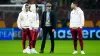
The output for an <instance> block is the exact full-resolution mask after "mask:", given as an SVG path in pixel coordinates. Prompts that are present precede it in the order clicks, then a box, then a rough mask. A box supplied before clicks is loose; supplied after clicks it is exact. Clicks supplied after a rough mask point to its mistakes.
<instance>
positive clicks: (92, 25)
mask: <svg viewBox="0 0 100 56" xmlns="http://www.w3.org/2000/svg"><path fill="white" fill-rule="evenodd" d="M84 27H94V24H93V22H92V21H85V25H84Z"/></svg>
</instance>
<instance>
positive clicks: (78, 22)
mask: <svg viewBox="0 0 100 56" xmlns="http://www.w3.org/2000/svg"><path fill="white" fill-rule="evenodd" d="M71 8H72V9H73V10H72V11H71V14H70V31H71V34H72V38H73V42H74V52H73V54H77V53H78V52H77V39H79V42H80V46H81V54H85V53H84V51H83V36H82V27H83V26H84V13H83V11H82V10H81V8H79V7H78V4H77V3H76V2H73V3H72V4H71ZM77 37H78V38H77Z"/></svg>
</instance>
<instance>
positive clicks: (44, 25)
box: [40, 3, 56, 53]
mask: <svg viewBox="0 0 100 56" xmlns="http://www.w3.org/2000/svg"><path fill="white" fill-rule="evenodd" d="M51 6H52V5H51V4H50V3H47V4H46V11H44V12H43V15H42V20H41V29H43V40H42V44H41V50H40V53H44V48H45V42H46V36H47V34H48V33H49V35H50V40H51V51H50V53H54V33H53V32H54V31H55V30H54V29H55V28H56V20H55V15H54V12H53V11H51Z"/></svg>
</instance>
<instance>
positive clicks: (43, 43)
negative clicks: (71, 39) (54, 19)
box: [41, 27, 54, 51]
mask: <svg viewBox="0 0 100 56" xmlns="http://www.w3.org/2000/svg"><path fill="white" fill-rule="evenodd" d="M48 33H49V35H50V40H51V51H54V33H53V32H52V27H44V28H43V39H42V44H41V51H44V48H45V44H46V37H47V34H48Z"/></svg>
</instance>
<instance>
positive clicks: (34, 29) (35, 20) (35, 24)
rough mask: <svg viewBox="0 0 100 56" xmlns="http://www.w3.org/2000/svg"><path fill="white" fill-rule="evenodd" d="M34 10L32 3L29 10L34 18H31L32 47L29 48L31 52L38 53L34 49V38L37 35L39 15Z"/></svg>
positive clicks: (34, 6)
mask: <svg viewBox="0 0 100 56" xmlns="http://www.w3.org/2000/svg"><path fill="white" fill-rule="evenodd" d="M36 10H37V8H36V5H35V4H32V5H31V7H30V11H31V12H32V14H33V16H34V17H35V18H32V20H31V26H32V41H31V45H32V49H31V53H35V54H38V52H37V51H36V50H35V46H36V39H37V37H38V28H39V15H38V13H37V12H36Z"/></svg>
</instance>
